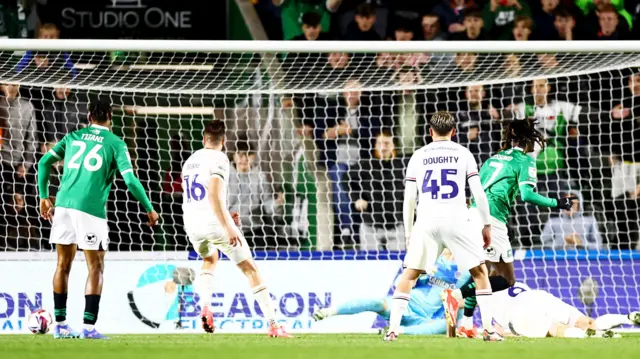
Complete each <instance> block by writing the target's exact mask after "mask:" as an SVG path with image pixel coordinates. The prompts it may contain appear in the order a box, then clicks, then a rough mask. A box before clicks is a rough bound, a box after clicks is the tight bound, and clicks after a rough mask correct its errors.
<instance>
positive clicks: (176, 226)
mask: <svg viewBox="0 0 640 359" xmlns="http://www.w3.org/2000/svg"><path fill="white" fill-rule="evenodd" d="M638 66H640V42H636V41H609V42H596V41H574V42H544V41H541V42H533V41H532V42H495V41H489V42H484V41H479V42H443V41H436V42H426V41H424V42H423V41H413V42H391V41H385V42H359V41H354V42H340V41H336V42H325V41H312V42H309V41H275V42H274V41H165V40H162V41H159V40H157V41H156V40H149V41H147V40H17V39H0V85H1V86H0V88H1V89H2V94H1V96H2V98H0V131H1V135H0V139H1V141H2V142H1V143H0V156H1V159H2V162H1V163H2V167H1V168H0V170H1V174H2V188H1V190H2V192H1V193H0V194H1V195H2V198H3V201H2V203H3V205H2V207H1V208H2V222H1V223H0V225H1V226H0V273H4V272H6V271H16V270H18V269H19V270H18V272H20V270H21V268H25V269H27V268H33V267H30V266H33V265H35V266H36V267H37V268H38V269H42V270H43V271H47V270H50V269H51V268H52V265H53V266H54V267H55V263H54V262H52V261H53V259H54V258H55V254H54V253H53V252H52V248H51V246H50V245H49V244H48V235H49V231H50V223H47V222H45V221H44V220H42V219H39V218H38V213H37V204H38V198H37V193H36V188H35V187H36V185H35V176H36V174H37V166H36V165H35V164H36V163H37V160H38V159H39V158H40V157H41V156H42V154H43V153H45V152H46V151H47V150H48V148H50V147H51V146H52V145H53V144H54V143H55V142H56V141H58V140H60V139H61V138H62V136H64V135H65V134H66V133H67V132H68V131H72V130H75V129H77V128H80V127H83V126H86V125H87V118H86V111H87V105H88V103H89V102H90V101H92V100H94V99H98V98H103V99H108V100H110V101H111V103H112V104H113V108H114V116H113V127H112V130H113V132H114V133H115V134H116V135H118V136H120V137H121V138H123V140H124V141H125V142H126V143H127V145H128V147H129V152H130V154H131V157H132V160H133V163H134V168H135V172H136V174H137V175H138V176H139V177H140V179H141V181H142V183H143V185H144V186H145V188H146V189H147V193H148V195H149V196H150V198H151V200H152V202H153V204H154V206H155V208H156V209H157V210H158V212H159V213H160V216H161V218H162V220H161V223H160V225H159V226H157V227H156V228H154V229H153V230H151V229H149V228H147V227H146V226H145V225H144V224H143V221H142V217H144V213H143V211H142V208H141V207H140V206H139V205H138V204H137V202H136V201H135V199H134V198H133V196H131V195H130V194H128V193H127V190H126V186H124V183H123V182H122V180H121V179H120V178H119V176H117V178H116V180H115V182H114V185H113V190H112V193H111V196H110V201H109V205H108V220H109V225H110V245H109V249H110V252H109V253H108V255H107V258H108V260H109V261H121V262H120V265H114V266H112V267H110V263H109V264H107V275H111V276H112V277H111V279H113V280H115V281H120V280H122V281H123V283H125V282H126V283H127V284H121V285H120V286H119V287H118V288H117V289H114V290H116V291H118V290H124V291H125V292H126V293H124V294H123V296H126V297H128V298H136V303H135V310H134V306H131V308H128V309H126V311H127V313H129V312H131V313H133V315H134V317H135V318H138V319H139V322H140V323H137V322H136V323H137V324H139V325H142V326H143V328H145V330H157V329H158V327H159V326H161V325H160V324H162V323H161V322H163V321H164V320H165V319H166V320H167V321H168V322H169V324H167V323H164V324H162V326H163V328H166V326H167V325H168V326H169V327H171V326H172V325H175V322H176V320H181V319H176V318H182V315H183V314H184V315H187V316H188V315H190V314H192V313H191V312H189V309H188V308H191V307H189V306H190V305H192V304H193V303H192V302H189V300H191V299H193V297H190V299H184V298H182V297H181V298H182V299H180V300H179V305H178V307H180V308H183V309H184V308H187V309H184V313H183V312H179V314H180V315H178V314H175V313H174V312H175V311H176V310H178V309H175V308H174V307H172V305H173V304H174V303H175V300H176V299H175V296H172V294H171V293H177V292H179V291H175V290H173V291H172V290H170V289H171V288H173V289H175V288H174V287H172V286H173V285H174V284H175V285H178V286H181V285H184V286H185V288H186V287H189V288H190V286H189V284H188V283H187V284H185V283H183V282H182V280H180V281H177V282H176V281H175V280H174V279H175V278H174V274H175V273H179V274H180V273H185V271H186V272H189V271H188V270H187V269H190V270H197V265H195V264H194V263H195V262H189V261H188V260H189V259H194V258H196V257H195V256H194V254H193V253H189V250H190V249H191V248H190V244H189V242H188V239H187V237H186V234H185V232H184V229H183V228H182V218H181V216H182V214H181V213H182V211H181V206H180V205H181V203H182V202H181V201H182V188H181V178H180V170H181V164H182V163H183V162H184V161H185V160H186V158H187V157H188V156H189V154H190V153H192V152H193V151H194V150H197V149H199V148H201V147H202V138H201V133H202V130H203V128H204V125H205V124H206V122H207V121H210V120H212V119H221V120H224V121H225V122H226V124H227V128H228V133H227V143H226V145H225V147H226V150H227V152H228V154H229V159H230V161H231V164H232V166H231V167H232V169H231V176H230V177H231V178H230V179H229V205H230V208H231V210H234V211H238V212H240V214H241V217H242V230H243V232H244V235H245V237H247V240H248V241H249V243H250V244H251V246H252V249H253V250H254V253H255V255H256V257H257V258H259V259H261V260H264V261H265V267H266V268H267V269H266V271H267V272H268V273H270V274H273V275H274V277H271V276H270V277H269V281H270V282H274V284H273V287H272V288H275V289H272V291H274V292H276V293H275V294H274V295H275V296H276V297H277V298H278V300H279V301H280V303H284V304H281V307H280V311H281V312H282V313H287V315H289V314H291V316H290V317H288V318H294V319H295V320H300V321H301V322H304V325H303V326H302V327H301V328H298V329H302V330H306V331H339V330H340V328H337V327H338V326H337V325H336V326H332V325H327V326H319V327H316V326H314V324H312V323H311V322H310V321H309V322H307V320H309V319H310V318H309V315H308V314H309V313H310V311H311V310H312V308H313V306H316V307H317V306H321V305H326V304H327V303H328V302H331V301H333V303H334V304H335V303H336V302H338V301H341V300H344V299H347V298H350V297H349V296H351V295H353V293H351V292H350V291H348V290H346V288H348V284H345V283H342V282H343V280H341V279H340V278H343V279H344V281H347V282H348V281H351V282H353V281H360V280H361V278H362V277H367V273H372V274H371V277H376V276H378V277H377V280H376V278H367V279H364V282H363V283H362V285H363V286H365V287H366V286H370V287H371V288H370V289H367V290H365V292H366V293H365V292H363V293H364V294H370V295H379V296H382V297H384V296H385V295H386V294H387V292H388V291H389V288H390V287H392V285H393V281H394V278H395V275H396V274H397V272H398V268H399V259H400V258H402V256H403V251H404V232H403V228H402V213H401V212H402V196H403V186H404V185H403V176H404V169H405V168H406V164H407V160H408V158H409V157H410V155H411V154H412V153H413V152H414V151H415V150H416V149H418V148H420V147H421V146H423V145H425V144H427V143H429V142H430V138H429V135H428V133H429V132H428V124H429V118H430V116H431V115H432V114H434V113H435V112H437V111H449V112H450V113H451V114H453V115H454V117H455V118H456V120H457V135H456V138H455V140H456V141H458V142H460V143H461V144H463V145H464V146H466V147H468V148H469V149H470V150H471V152H472V153H473V155H474V156H475V158H476V159H477V161H478V162H479V164H481V163H482V162H484V161H486V159H487V158H489V157H490V156H491V155H492V154H494V153H495V152H496V151H498V150H499V148H500V146H501V142H502V136H501V131H502V128H503V122H504V121H508V120H515V121H517V120H522V119H524V118H535V119H536V120H537V121H538V124H537V126H538V129H539V130H540V131H542V132H543V133H544V134H545V137H546V139H547V147H546V149H545V150H540V149H536V151H534V152H533V153H532V154H531V155H532V156H534V157H535V158H536V166H537V174H538V185H537V191H538V192H540V193H541V194H544V195H547V196H552V197H560V196H564V195H575V196H577V197H579V198H580V205H579V207H578V208H576V209H575V210H574V211H573V212H571V213H568V212H567V213H565V212H563V213H557V212H556V211H550V210H545V209H540V208H536V207H535V206H532V205H527V204H523V203H521V202H518V205H517V206H516V209H515V211H514V212H513V213H512V215H511V216H510V219H509V223H508V227H509V229H510V238H511V241H512V245H513V249H514V253H513V256H514V258H515V263H516V274H517V278H518V279H519V280H522V281H524V282H526V283H527V284H529V285H530V286H531V287H535V288H541V289H545V290H548V291H550V292H552V293H553V294H555V295H557V296H559V297H560V298H562V299H563V300H565V301H567V302H570V303H571V304H574V305H576V306H577V307H578V308H580V309H581V310H584V311H585V312H586V313H588V314H589V315H594V316H596V315H599V314H604V313H606V312H612V313H618V312H621V313H623V312H627V311H631V310H636V309H638V307H640V302H639V298H640V293H639V289H638V282H637V279H636V278H638V276H637V274H638V273H640V254H638V253H639V252H637V251H635V250H636V248H637V246H638V220H639V217H638V209H639V206H640V205H639V203H638V202H639V199H638V194H639V193H640V151H639V150H638V146H640V145H639V143H640V110H638V108H640V72H639V71H638V69H637V67H638ZM63 171H64V164H63V163H59V164H57V165H56V166H55V167H54V169H53V170H52V180H51V188H52V189H51V193H52V196H55V192H56V188H57V187H56V186H57V185H58V184H59V180H60V176H61V174H62V173H63ZM461 195H462V194H461ZM272 260H275V261H272ZM228 264H229V263H228V262H223V264H221V267H222V269H221V270H222V271H223V272H224V273H227V271H231V269H229V268H230V266H228ZM16 268H18V269H16ZM185 268H186V269H185ZM338 270H339V271H338ZM311 272H313V274H309V276H311V277H310V278H312V279H313V280H311V281H310V280H300V281H305V283H306V282H313V283H310V284H308V285H307V284H304V285H301V284H300V281H298V275H293V276H292V275H291V273H311ZM29 273H31V270H29ZM45 273H48V272H45ZM129 274H130V275H129ZM278 274H280V277H278ZM322 274H324V275H322ZM27 275H28V274H24V276H27ZM128 275H129V277H131V278H128V277H127V276H128ZM326 276H331V277H332V278H333V279H331V280H330V281H329V280H327V278H326ZM179 277H180V278H183V274H180V275H179ZM187 277H188V276H187ZM17 278H18V279H17V282H16V283H15V287H16V288H22V287H20V285H22V284H21V283H27V282H30V281H31V279H30V278H31V277H29V278H27V277H17ZM216 278H218V277H216ZM230 278H235V277H233V276H232V277H230ZM108 279H109V278H106V279H105V280H108ZM221 280H222V282H224V283H227V281H230V280H231V279H226V278H225V279H221ZM34 281H35V282H36V283H45V281H44V280H41V279H37V280H36V279H34ZM48 281H49V278H47V279H46V283H48ZM296 282H297V283H296ZM162 283H165V284H166V283H173V284H167V285H165V286H164V287H163V288H164V289H157V288H156V286H158V288H159V287H161V284H162ZM76 284H78V283H76ZM48 285H49V284H46V286H47V287H46V288H48ZM78 285H79V284H78ZM229 285H230V286H232V287H233V288H236V287H239V285H236V284H229ZM127 286H130V287H131V288H130V290H129V289H126V288H129V287H127ZM120 287H122V288H125V287H126V288H125V289H126V290H125V289H122V288H120ZM12 288H13V287H12ZM154 288H155V289H154ZM32 289H33V290H36V289H37V288H35V287H34V288H32V287H29V288H27V289H24V291H28V290H32ZM183 289H184V288H183ZM37 290H41V289H37ZM154 290H159V292H154ZM187 290H191V289H187ZM233 290H235V289H233ZM42 291H43V292H44V293H48V292H47V291H46V290H42ZM129 291H130V293H131V294H130V293H129ZM238 291H240V289H238ZM15 292H16V293H18V292H20V293H22V291H21V289H16V290H15ZM38 293H39V292H38ZM159 293H160V294H162V293H164V294H163V295H165V294H166V298H165V299H166V303H164V302H163V304H162V305H160V304H158V303H155V304H154V307H153V308H154V309H153V311H154V312H153V313H154V314H149V313H144V311H145V307H144V305H142V304H141V303H144V304H145V305H151V304H149V303H150V302H152V299H154V298H155V296H157V295H159ZM180 293H182V292H180ZM327 293H328V294H327ZM305 296H306V297H305ZM45 297H46V294H45ZM239 297H240V296H233V297H228V296H227V297H224V300H222V299H221V303H223V304H222V306H223V307H224V308H225V310H226V313H225V314H224V316H225V318H226V319H229V318H231V317H232V316H233V315H231V316H229V315H228V314H229V313H231V312H233V310H232V309H230V308H236V309H237V301H238V300H240V299H238V298H239ZM299 298H302V299H299ZM319 298H321V299H319ZM326 298H329V299H326ZM43 300H45V301H46V300H49V299H46V298H45V299H43ZM109 300H110V299H109ZM109 300H107V301H109ZM114 300H115V299H114ZM288 301H295V302H296V303H304V304H305V305H306V307H305V308H304V309H302V310H301V311H300V313H298V312H297V311H296V310H292V309H291V308H289V307H288V306H287V305H288V304H287V303H288ZM233 303H236V304H233ZM45 304H46V303H45ZM165 305H166V307H165ZM233 305H236V307H233ZM0 308H2V307H1V306H0ZM112 309H113V312H117V311H118V310H119V309H121V308H118V307H117V305H116V304H113V307H112ZM180 310H182V309H180ZM234 310H235V309H234ZM247 310H249V309H247ZM249 311H250V312H251V313H253V315H254V317H255V318H258V317H259V316H257V315H256V314H255V313H254V312H252V311H253V309H250V310H249ZM169 312H171V313H172V314H171V315H169V314H167V316H166V317H163V316H162V315H160V314H158V313H165V314H166V313H169ZM131 313H129V314H131ZM176 313H178V312H176ZM185 313H186V314H185ZM296 313H297V314H296ZM0 314H2V313H1V312H0ZM174 314H175V315H174ZM294 314H295V315H294ZM141 317H142V318H143V319H144V320H143V319H140V318H141ZM169 317H170V318H171V319H167V318H169ZM0 318H1V316H0ZM367 318H368V317H367ZM294 319H291V320H294ZM369 319H371V322H373V318H368V319H366V320H364V321H362V320H360V321H356V322H357V323H358V324H357V325H355V326H349V324H347V323H346V322H340V326H343V325H344V326H343V327H342V328H346V329H344V330H346V331H362V328H363V327H367V325H369V328H368V329H370V327H371V325H372V324H371V323H369V324H366V323H365V322H366V321H367V320H369ZM0 320H1V319H0ZM119 320H123V321H126V320H129V319H126V318H125V319H122V318H120V319H119ZM136 320H137V319H136ZM229 320H231V319H229ZM256 320H257V319H256ZM114 323H115V322H114ZM141 323H142V324H141ZM149 323H152V324H153V325H149ZM185 323H186V324H184V325H185V326H187V327H188V325H189V324H188V323H190V322H188V321H187V322H185ZM233 323H235V322H233ZM256 323H257V322H256ZM292 323H293V322H292ZM156 324H157V325H156ZM256 325H257V324H256ZM114 328H115V329H114V330H117V325H116V324H114ZM229 328H230V329H229V330H231V331H240V332H242V331H244V330H245V329H244V324H238V323H235V324H230V326H229ZM336 328H337V329H336ZM192 329H193V328H192ZM252 329H255V330H259V329H260V328H259V327H252ZM247 330H248V329H247ZM141 331H142V332H144V330H141Z"/></svg>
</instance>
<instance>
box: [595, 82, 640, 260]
mask: <svg viewBox="0 0 640 359" xmlns="http://www.w3.org/2000/svg"><path fill="white" fill-rule="evenodd" d="M622 98H623V99H624V100H623V101H622V103H620V104H618V105H616V106H615V107H614V108H613V109H612V110H611V124H610V129H609V131H606V132H607V133H605V134H603V136H604V137H608V138H604V141H610V142H611V143H612V156H611V159H610V163H611V166H612V167H613V168H612V178H611V198H612V201H609V202H605V204H607V205H606V206H605V208H606V210H607V212H608V215H607V217H608V218H609V216H612V217H613V218H615V222H616V226H617V229H618V233H617V237H618V240H619V246H620V248H622V249H628V248H634V247H635V244H636V243H637V241H638V239H639V238H638V235H639V233H638V229H639V228H638V226H639V224H638V220H639V219H640V216H639V213H638V210H639V209H640V146H638V143H639V141H640V74H633V75H631V76H629V79H628V86H627V88H626V89H625V92H624V96H623V97H622ZM604 141H603V142H604ZM605 143H606V142H605Z"/></svg>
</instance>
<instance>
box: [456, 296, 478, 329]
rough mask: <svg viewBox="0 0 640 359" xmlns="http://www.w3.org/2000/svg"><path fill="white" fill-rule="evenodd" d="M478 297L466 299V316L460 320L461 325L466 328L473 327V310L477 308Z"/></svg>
mask: <svg viewBox="0 0 640 359" xmlns="http://www.w3.org/2000/svg"><path fill="white" fill-rule="evenodd" d="M476 304H477V301H476V297H475V296H473V297H469V298H465V299H464V313H463V314H464V316H463V317H462V320H461V321H460V326H461V327H463V328H466V329H472V328H473V312H474V310H475V309H476Z"/></svg>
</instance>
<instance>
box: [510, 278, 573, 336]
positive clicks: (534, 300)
mask: <svg viewBox="0 0 640 359" xmlns="http://www.w3.org/2000/svg"><path fill="white" fill-rule="evenodd" d="M582 316H584V314H582V313H580V311H579V310H578V309H577V308H575V307H573V306H571V305H569V304H567V303H565V302H563V301H562V300H560V299H559V298H556V297H554V296H553V295H551V294H550V293H547V292H545V291H541V290H533V291H527V292H523V293H522V294H519V295H518V296H517V297H516V299H515V300H514V303H513V305H512V307H511V310H510V313H509V329H511V331H512V332H513V333H514V334H517V335H522V336H525V337H530V338H543V337H545V336H546V335H547V333H548V332H549V329H550V328H551V325H552V324H563V325H567V326H570V327H573V326H574V325H575V324H576V322H577V320H578V318H580V317H582Z"/></svg>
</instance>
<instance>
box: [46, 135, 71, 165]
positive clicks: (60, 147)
mask: <svg viewBox="0 0 640 359" xmlns="http://www.w3.org/2000/svg"><path fill="white" fill-rule="evenodd" d="M66 150H67V136H64V137H63V138H62V139H61V140H60V141H59V142H58V143H56V145H55V146H53V148H52V149H50V150H49V152H48V153H49V154H50V155H51V156H53V157H55V158H56V159H57V160H58V161H62V160H63V159H64V153H65V151H66Z"/></svg>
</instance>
